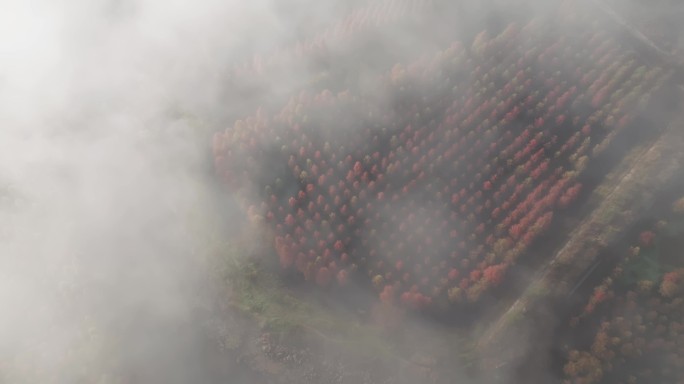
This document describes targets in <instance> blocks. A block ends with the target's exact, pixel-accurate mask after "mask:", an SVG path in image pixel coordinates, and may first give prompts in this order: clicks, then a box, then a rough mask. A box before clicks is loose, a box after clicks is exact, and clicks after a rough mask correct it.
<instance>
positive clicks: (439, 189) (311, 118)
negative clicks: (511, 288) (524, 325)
mask: <svg viewBox="0 0 684 384" xmlns="http://www.w3.org/2000/svg"><path fill="white" fill-rule="evenodd" d="M569 20H570V21H569V22H570V23H571V22H572V18H571V17H570V18H569ZM546 28H547V26H545V24H544V23H540V22H538V21H532V22H530V23H529V24H527V25H522V26H520V25H515V24H513V25H510V26H508V27H507V28H505V29H504V30H503V31H502V32H501V33H500V34H498V35H496V36H489V35H488V34H487V33H486V32H483V33H481V34H479V35H478V36H477V37H476V38H475V40H474V42H473V43H472V44H471V46H470V49H465V48H464V45H463V44H462V43H459V42H455V43H453V44H452V45H451V46H450V47H447V48H445V49H444V50H442V51H440V52H437V53H435V54H433V55H431V56H425V57H423V58H421V59H419V60H417V61H415V62H412V63H408V64H397V65H395V66H394V67H393V68H391V69H390V70H388V71H387V72H386V73H385V74H383V75H380V76H378V78H377V79H376V80H375V83H374V87H372V88H373V91H370V93H369V91H367V90H365V91H361V90H355V89H350V90H345V91H339V92H331V91H323V92H307V91H302V92H300V93H298V94H296V95H293V96H292V97H291V98H290V100H289V101H288V102H287V103H286V104H285V105H284V106H283V107H282V108H281V109H280V110H276V111H271V112H268V111H266V109H260V110H259V111H257V113H255V114H254V115H252V116H249V117H247V118H245V119H242V120H239V121H236V122H235V124H234V125H233V126H232V127H229V128H228V129H226V130H225V132H220V133H217V134H216V135H215V136H214V139H213V152H214V161H215V169H216V173H217V175H218V176H219V177H220V179H221V180H222V181H223V182H224V183H225V184H226V185H227V187H228V188H230V189H231V190H233V191H235V192H236V193H237V194H238V195H239V196H240V199H241V201H243V202H244V204H245V206H247V207H249V209H248V212H250V214H251V216H252V218H253V219H254V220H256V221H257V222H259V223H261V224H262V225H263V226H264V227H265V228H267V229H268V230H269V231H270V233H272V238H273V242H274V246H275V249H276V253H277V255H278V258H279V263H280V265H281V267H282V268H284V269H295V270H297V271H299V272H300V273H301V274H302V276H304V278H305V279H307V280H311V281H315V282H316V284H317V285H319V286H321V287H329V286H330V285H332V284H334V283H337V284H340V285H346V284H348V282H349V281H350V280H351V279H355V281H361V282H363V281H364V280H365V281H367V282H369V284H368V285H369V286H373V287H374V289H376V290H377V293H378V295H379V296H380V299H381V300H382V301H384V302H393V303H400V304H403V305H405V306H407V307H410V308H417V309H418V308H424V307H427V306H430V305H433V304H434V303H437V302H441V303H449V302H452V303H453V302H459V301H462V300H470V301H477V300H479V298H480V297H482V295H483V294H485V293H486V292H487V291H488V290H489V289H491V288H492V287H495V286H498V285H500V284H502V282H503V281H504V280H505V275H506V271H507V270H508V269H509V268H510V267H511V266H512V265H514V264H515V262H516V260H517V259H518V258H519V257H521V256H522V255H523V254H524V253H525V252H526V250H527V249H529V247H530V246H532V245H533V244H534V242H535V240H536V239H537V238H539V237H540V236H542V235H543V234H544V233H545V232H546V231H547V230H548V229H549V228H550V226H551V225H552V223H553V222H554V218H555V217H557V215H558V211H559V210H562V209H564V208H568V207H571V206H572V204H573V203H574V202H575V201H576V199H577V198H578V196H579V195H580V193H581V191H582V188H583V186H582V184H581V182H580V181H579V179H580V177H581V175H582V174H583V172H584V170H585V169H586V168H587V167H588V166H589V165H591V164H592V161H593V160H594V159H595V158H596V157H597V156H598V155H600V153H601V152H602V151H604V150H605V148H607V147H608V146H609V145H610V143H611V142H612V141H613V140H614V139H615V137H616V136H617V135H618V134H619V133H620V132H621V131H622V130H623V129H624V127H625V126H626V125H627V124H628V123H629V122H630V121H632V120H633V119H634V117H635V113H636V111H637V108H636V104H637V102H638V101H641V102H643V100H644V99H647V98H648V96H649V94H650V92H651V91H652V90H654V89H656V88H657V87H659V86H660V84H662V82H663V79H664V74H663V71H662V70H660V69H659V68H652V69H647V68H646V67H645V66H644V65H642V64H640V63H639V61H638V60H637V59H636V56H635V55H634V53H632V52H630V51H628V50H625V49H624V47H622V46H621V44H620V42H618V41H617V40H616V39H615V38H613V37H611V35H609V34H607V33H605V32H603V31H599V30H592V29H586V28H584V29H582V30H579V31H578V32H577V33H578V34H579V35H580V36H573V37H564V36H562V35H561V36H559V37H557V38H556V39H547V38H545V37H546V36H547V29H546ZM522 41H524V42H525V43H524V44H523V43H522ZM607 63H610V64H607ZM374 92H375V93H374ZM387 95H390V96H387ZM383 98H384V99H387V98H389V103H388V102H387V100H385V101H384V102H381V101H379V100H383ZM388 105H391V107H389V108H388Z"/></svg>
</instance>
